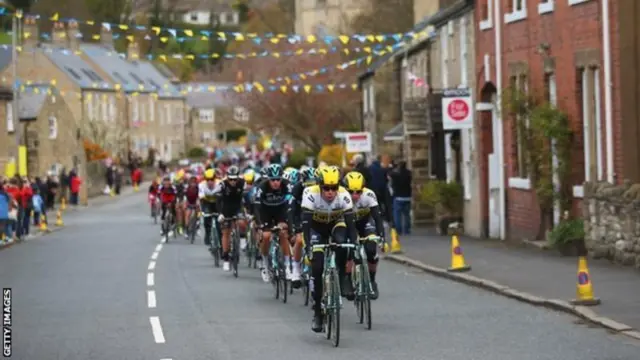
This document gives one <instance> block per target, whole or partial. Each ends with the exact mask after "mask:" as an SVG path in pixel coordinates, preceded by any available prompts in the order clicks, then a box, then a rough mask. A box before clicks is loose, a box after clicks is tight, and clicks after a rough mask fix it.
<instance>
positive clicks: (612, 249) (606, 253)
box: [582, 183, 640, 269]
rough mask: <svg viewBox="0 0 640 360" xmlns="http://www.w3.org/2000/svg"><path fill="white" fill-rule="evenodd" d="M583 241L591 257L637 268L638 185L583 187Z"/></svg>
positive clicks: (639, 237)
mask: <svg viewBox="0 0 640 360" xmlns="http://www.w3.org/2000/svg"><path fill="white" fill-rule="evenodd" d="M582 207H583V209H582V210H583V216H584V219H585V233H586V236H585V242H586V245H587V249H588V250H589V253H590V255H591V256H593V257H594V258H606V259H609V260H612V261H615V262H616V263H620V264H623V265H627V266H635V267H636V268H638V269H640V184H633V185H632V184H630V183H626V184H624V185H619V186H618V185H611V184H608V183H593V184H589V183H587V184H585V186H584V201H583V203H582Z"/></svg>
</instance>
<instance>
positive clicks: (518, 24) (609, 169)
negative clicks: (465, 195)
mask: <svg viewBox="0 0 640 360" xmlns="http://www.w3.org/2000/svg"><path fill="white" fill-rule="evenodd" d="M616 3H617V2H616ZM608 4H609V2H608V1H593V0H581V1H576V0H567V1H564V0H561V1H560V0H558V1H545V2H536V1H513V2H510V1H509V2H504V1H497V0H495V1H492V0H483V1H480V2H479V3H478V5H477V6H478V8H477V11H476V13H475V14H476V16H475V23H476V26H477V31H476V33H477V36H476V67H477V69H478V73H479V75H480V79H479V82H478V84H477V86H476V98H477V99H478V100H479V101H478V103H477V104H476V110H478V112H479V113H478V117H479V122H480V127H481V129H482V130H481V132H480V138H479V141H478V154H479V156H480V173H481V175H480V176H481V185H480V186H481V189H482V190H483V192H482V193H481V201H482V205H481V208H482V210H483V215H482V216H483V218H485V221H486V223H487V224H488V226H487V227H488V234H489V236H491V237H496V238H502V239H504V238H507V237H515V238H529V239H531V238H533V237H535V236H536V234H537V233H538V229H539V226H540V224H541V221H543V218H542V216H541V214H540V211H539V207H538V206H537V200H536V196H535V189H533V185H532V183H531V179H530V174H529V171H528V167H527V166H526V157H525V150H526V149H525V148H524V146H523V142H522V141H520V139H521V138H522V136H523V135H522V134H521V133H520V130H519V128H520V127H518V126H514V121H513V119H511V118H510V117H508V116H504V114H501V111H500V106H501V104H500V103H499V99H501V98H502V94H503V90H504V89H506V88H508V87H515V88H517V89H519V90H521V91H524V92H527V93H529V94H536V95H539V96H540V97H544V98H545V100H547V101H548V102H549V103H551V104H553V105H555V106H557V107H558V108H559V109H561V110H563V111H564V112H565V113H567V114H568V116H569V119H570V122H571V130H573V134H574V138H573V141H572V144H573V146H574V147H573V149H572V150H573V154H572V159H571V163H572V164H573V165H574V173H573V174H572V179H571V180H572V185H574V186H573V197H574V200H575V201H574V202H575V203H576V204H579V202H580V201H579V200H580V199H581V198H582V197H583V194H584V191H583V187H582V185H583V183H584V182H585V181H586V182H590V181H599V180H608V181H613V179H614V174H615V171H614V161H613V160H614V158H615V156H614V155H615V154H614V146H613V145H614V144H613V141H612V139H611V135H607V133H609V134H611V133H612V131H611V129H610V128H609V126H608V125H607V121H606V118H607V117H610V116H611V114H610V112H611V111H612V107H611V105H610V104H607V102H606V101H605V100H606V98H605V93H606V92H608V91H609V90H607V88H608V86H605V85H601V84H606V83H607V81H606V79H607V78H610V72H611V69H610V68H607V67H606V66H604V65H605V63H604V62H603V59H606V58H607V52H608V51H607V50H606V49H605V47H604V46H603V38H604V37H603V36H602V35H603V33H605V34H607V33H609V31H610V29H606V30H605V31H603V24H604V23H603V17H602V13H601V11H600V10H601V9H600V5H602V6H603V7H608V6H609V5H608ZM607 21H608V20H607ZM607 75H608V76H607ZM608 128H609V129H608ZM606 129H608V130H606ZM556 161H557V160H555V158H554V164H555V163H556ZM554 181H555V182H556V184H558V182H557V179H554ZM485 189H487V191H486V192H484V191H485ZM559 219H560V208H559V206H556V209H555V211H554V214H553V222H554V223H557V222H558V221H559Z"/></svg>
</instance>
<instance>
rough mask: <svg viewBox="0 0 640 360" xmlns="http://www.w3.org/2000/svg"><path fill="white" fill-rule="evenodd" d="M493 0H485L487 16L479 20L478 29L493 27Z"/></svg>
mask: <svg viewBox="0 0 640 360" xmlns="http://www.w3.org/2000/svg"><path fill="white" fill-rule="evenodd" d="M493 1H494V0H487V18H486V19H482V20H480V24H478V27H479V28H480V30H483V31H484V30H489V29H491V28H493Z"/></svg>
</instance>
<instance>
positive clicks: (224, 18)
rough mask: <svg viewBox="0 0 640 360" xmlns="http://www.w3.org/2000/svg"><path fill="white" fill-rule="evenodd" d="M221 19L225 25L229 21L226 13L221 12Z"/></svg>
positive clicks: (221, 22)
mask: <svg viewBox="0 0 640 360" xmlns="http://www.w3.org/2000/svg"><path fill="white" fill-rule="evenodd" d="M219 21H220V24H221V25H225V24H226V23H227V17H226V16H225V13H221V14H220V18H219Z"/></svg>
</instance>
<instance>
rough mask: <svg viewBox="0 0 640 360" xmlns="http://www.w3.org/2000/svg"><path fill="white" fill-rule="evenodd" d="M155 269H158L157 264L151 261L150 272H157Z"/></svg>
mask: <svg viewBox="0 0 640 360" xmlns="http://www.w3.org/2000/svg"><path fill="white" fill-rule="evenodd" d="M155 268H156V262H155V261H149V270H155Z"/></svg>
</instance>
